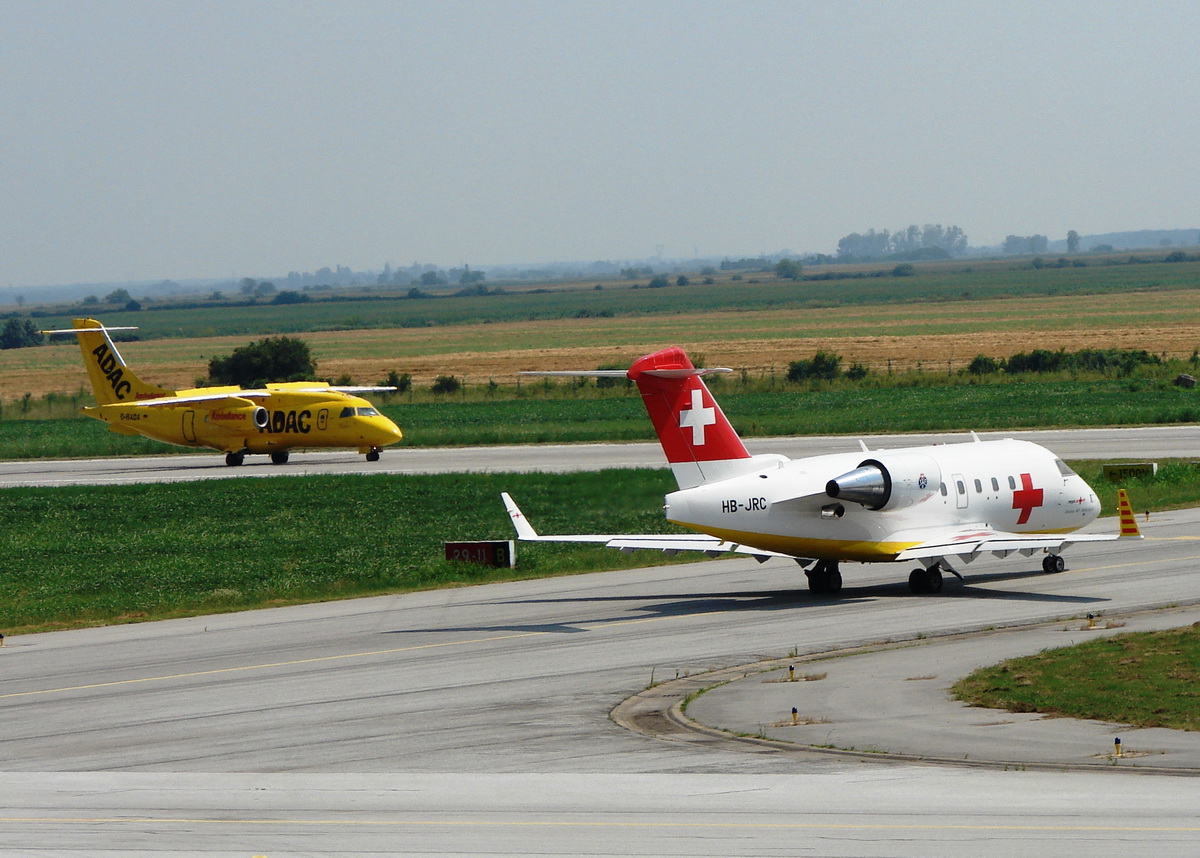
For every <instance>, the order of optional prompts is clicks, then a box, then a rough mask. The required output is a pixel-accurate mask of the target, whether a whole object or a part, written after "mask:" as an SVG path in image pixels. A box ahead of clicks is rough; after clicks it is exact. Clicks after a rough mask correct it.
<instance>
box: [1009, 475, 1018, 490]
mask: <svg viewBox="0 0 1200 858" xmlns="http://www.w3.org/2000/svg"><path fill="white" fill-rule="evenodd" d="M1008 487H1009V488H1010V489H1012V490H1013V491H1014V492H1015V491H1016V490H1017V481H1016V480H1014V479H1013V478H1012V477H1009V478H1008Z"/></svg>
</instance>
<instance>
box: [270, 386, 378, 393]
mask: <svg viewBox="0 0 1200 858" xmlns="http://www.w3.org/2000/svg"><path fill="white" fill-rule="evenodd" d="M330 390H332V391H334V392H335V393H394V392H395V390H396V388H395V387H389V386H387V385H383V386H380V385H377V384H367V385H361V384H351V385H344V384H342V385H334V384H319V385H316V386H314V387H293V388H289V391H288V392H289V393H324V392H326V391H330Z"/></svg>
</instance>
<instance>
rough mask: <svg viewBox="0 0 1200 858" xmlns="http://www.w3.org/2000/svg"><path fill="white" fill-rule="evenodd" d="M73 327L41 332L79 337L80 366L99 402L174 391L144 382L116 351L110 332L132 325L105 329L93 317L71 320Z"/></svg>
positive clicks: (159, 394) (123, 400)
mask: <svg viewBox="0 0 1200 858" xmlns="http://www.w3.org/2000/svg"><path fill="white" fill-rule="evenodd" d="M73 324H74V325H75V327H74V328H70V329H67V330H63V331H44V332H43V333H47V334H59V333H73V334H75V336H76V337H77V338H78V340H79V350H80V351H81V352H82V353H83V365H84V366H85V367H86V368H87V373H88V378H89V379H90V380H91V382H92V392H93V393H94V394H95V396H96V403H97V404H98V405H112V404H113V403H116V402H130V401H133V400H137V399H155V398H157V397H159V396H170V395H171V394H173V393H174V392H175V391H173V390H167V389H166V388H165V387H157V386H156V385H153V384H147V383H146V382H144V381H142V380H141V379H140V378H138V377H137V375H136V374H134V372H133V370H131V369H130V368H129V367H128V366H127V365H126V364H125V359H124V358H122V357H121V353H120V352H119V351H117V347H116V345H115V344H114V343H113V341H112V337H110V336H109V335H108V332H109V331H127V330H133V329H132V328H106V327H104V325H102V324H100V323H99V322H97V321H96V320H95V319H74V320H73Z"/></svg>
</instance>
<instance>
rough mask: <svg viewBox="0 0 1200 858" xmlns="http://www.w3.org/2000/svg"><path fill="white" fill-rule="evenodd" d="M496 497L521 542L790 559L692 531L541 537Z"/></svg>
mask: <svg viewBox="0 0 1200 858" xmlns="http://www.w3.org/2000/svg"><path fill="white" fill-rule="evenodd" d="M500 497H501V498H502V499H503V500H504V508H505V509H506V510H507V511H508V517H509V518H510V519H512V523H513V527H515V528H516V531H517V538H518V539H520V540H522V541H524V542H593V543H598V544H602V545H604V546H606V547H608V548H617V549H619V550H621V551H627V552H628V551H641V550H646V549H652V550H654V549H656V550H659V551H663V552H665V553H667V554H675V553H677V552H680V551H703V552H704V553H706V554H708V555H710V556H714V557H715V556H717V555H719V554H730V553H733V554H749V555H751V556H753V557H756V558H759V559H760V560H761V559H765V558H767V557H786V558H788V559H789V560H791V559H793V558H792V556H791V555H790V554H780V553H778V552H775V551H763V550H762V549H761V548H752V547H750V546H748V545H739V544H738V543H736V542H726V541H724V540H721V539H718V538H717V537H715V536H705V535H703V534H695V533H625V534H614V533H571V534H557V535H553V536H542V535H540V534H538V532H537V531H536V530H534V528H533V525H532V524H530V523H529V520H528V519H527V518H525V515H524V513H522V512H521V510H520V508H519V507H518V506H517V505H516V503H515V502H514V501H513V499H512V497H511V496H510V495H509V494H508V492H501V493H500Z"/></svg>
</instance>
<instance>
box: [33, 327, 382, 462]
mask: <svg viewBox="0 0 1200 858" xmlns="http://www.w3.org/2000/svg"><path fill="white" fill-rule="evenodd" d="M74 324H75V327H74V328H68V329H66V330H59V331H43V332H42V333H45V334H74V335H75V336H76V337H78V338H79V349H80V351H81V352H83V364H84V366H85V367H87V372H88V378H89V379H91V382H92V391H93V392H94V393H95V395H96V405H95V407H92V408H84V409H82V410H83V413H84V414H86V415H88V416H89V417H95V418H96V419H97V420H103V421H104V422H105V423H107V424H108V428H109V429H111V430H112V431H113V432H117V433H119V434H121V435H145V436H146V437H147V438H154V439H155V440H157V441H165V442H166V443H168V444H179V445H181V446H183V447H209V448H211V449H213V450H220V451H223V452H224V453H225V464H227V465H240V464H242V462H243V461H244V460H245V457H246V454H247V453H269V454H270V456H271V461H272V462H274V463H275V464H277V465H282V464H283V463H285V462H286V461H287V460H288V451H289V450H291V449H294V448H297V447H353V448H357V449H358V452H360V453H366V456H367V461H369V462H374V461H378V459H379V451H380V450H381V449H382V448H383V447H386V446H387V445H388V444H395V443H396V442H397V441H399V440H400V438H401V434H400V430H399V428H397V426H396V424H395V423H393V422H392V421H391V420H389V419H388V418H386V417H384V416H383V415H382V414H380V413H379V412H378V411H376V410H375V408H374V406H372V405H371V403H369V402H367V400H365V399H363V398H361V397H358V396H354V395H352V394H354V393H365V392H369V391H387V390H395V388H393V387H333V386H331V385H328V384H325V383H323V382H316V381H296V382H287V383H274V384H268V385H267V386H266V388H265V389H262V390H243V389H242V388H240V387H197V388H191V389H187V390H167V389H166V388H162V387H156V386H154V385H152V384H147V383H146V382H144V381H142V380H141V379H140V378H138V377H137V376H136V375H135V374H134V373H133V370H131V369H130V368H129V367H128V366H127V365H126V363H125V361H124V359H123V358H122V357H121V353H120V352H118V351H117V347H116V346H115V345H114V344H113V341H112V338H111V337H110V336H109V335H108V332H109V331H127V330H132V329H131V328H106V327H105V326H104V325H102V324H100V323H99V322H97V321H96V320H95V319H75V320H74Z"/></svg>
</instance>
